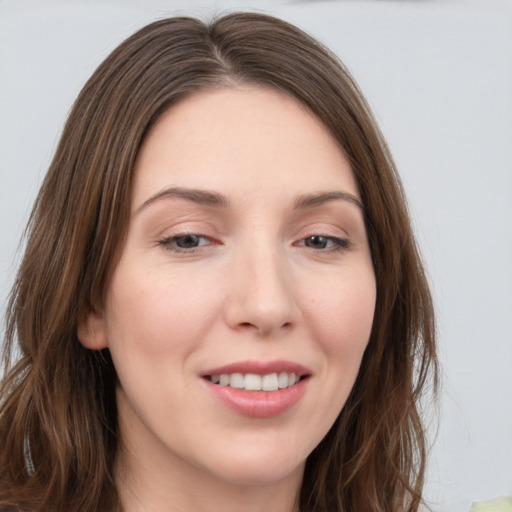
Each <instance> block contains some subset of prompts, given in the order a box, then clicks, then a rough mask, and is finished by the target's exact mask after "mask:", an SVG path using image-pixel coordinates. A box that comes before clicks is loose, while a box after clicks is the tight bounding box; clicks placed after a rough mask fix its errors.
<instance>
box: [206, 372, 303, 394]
mask: <svg viewBox="0 0 512 512" xmlns="http://www.w3.org/2000/svg"><path fill="white" fill-rule="evenodd" d="M308 377H309V375H307V374H306V375H297V374H296V373H294V372H279V373H277V372H274V373H267V374H264V375H260V374H257V373H239V372H235V373H217V374H212V375H205V376H204V377H203V378H204V379H206V380H208V381H209V382H211V383H212V384H216V385H218V386H229V387H231V388H235V389H241V390H245V391H279V390H280V389H286V388H289V387H291V386H294V385H295V384H297V383H298V382H300V381H302V380H304V379H307V378H308Z"/></svg>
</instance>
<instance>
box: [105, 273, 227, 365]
mask: <svg viewBox="0 0 512 512" xmlns="http://www.w3.org/2000/svg"><path fill="white" fill-rule="evenodd" d="M118 270H119V271H118V272H117V273H116V275H115V276H114V279H113V281H112V284H111V287H110V290H111V292H110V295H109V297H108V301H107V316H108V319H109V320H108V326H107V327H108V337H109V344H110V345H111V346H112V345H118V346H122V348H123V356H124V357H128V355H129V354H136V355H137V357H140V356H141V355H143V356H146V357H155V358H157V357H160V356H163V355H164V354H165V353H171V354H173V355H174V356H175V357H176V356H179V355H180V354H184V353H187V352H189V351H190V350H192V349H193V348H194V347H195V345H196V344H197V343H198V342H199V341H200V339H201V338H202V336H203V334H204V332H205V331H206V330H207V329H208V326H209V325H211V322H212V318H214V317H215V316H216V312H217V309H218V304H219V302H220V298H219V297H217V296H216V292H215V290H216V287H213V286H204V285H203V286H201V283H198V282H194V280H193V279H191V278H190V276H188V275H187V276H181V275H180V274H179V273H178V274H175V275H173V276H172V279H171V278H169V279H166V277H165V274H163V275H162V273H159V274H156V273H151V272H143V273H140V272H139V273H136V272H125V271H123V269H122V268H119V269H118ZM112 348H113V349H114V350H115V347H112Z"/></svg>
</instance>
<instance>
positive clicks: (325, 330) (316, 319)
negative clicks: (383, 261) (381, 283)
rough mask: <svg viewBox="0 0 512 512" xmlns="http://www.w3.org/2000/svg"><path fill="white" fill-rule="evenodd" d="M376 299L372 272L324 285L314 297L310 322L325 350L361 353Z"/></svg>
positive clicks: (366, 339) (369, 327)
mask: <svg viewBox="0 0 512 512" xmlns="http://www.w3.org/2000/svg"><path fill="white" fill-rule="evenodd" d="M375 299H376V288H375V279H374V277H373V272H371V273H369V272H368V273H366V274H363V275H361V276H360V278H359V279H358V278H357V277H356V276H354V277H352V278H350V279H348V280H346V281H345V282H344V283H342V284H339V285H338V286H330V287H327V288H324V289H323V290H322V293H321V294H317V296H316V297H312V298H311V307H310V313H309V314H310V316H311V324H312V326H313V328H314V329H315V331H316V336H315V338H316V339H317V340H319V342H320V343H321V344H322V347H323V349H324V351H325V352H326V353H328V354H329V355H331V356H334V357H336V356H338V357H339V356H342V357H345V356H349V355H353V356H354V357H361V356H362V353H363V352H364V349H365V348H366V345H367V343H368V340H369V337H370V333H371V328H372V324H373V316H374V312H375Z"/></svg>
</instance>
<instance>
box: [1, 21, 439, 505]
mask: <svg viewBox="0 0 512 512" xmlns="http://www.w3.org/2000/svg"><path fill="white" fill-rule="evenodd" d="M236 83H250V84H257V85H261V86H264V87H272V88H276V89H279V90H280V91H282V92H284V93H285V94H287V95H289V96H291V97H293V98H295V99H297V100H298V101H299V102H301V103H302V104H303V105H305V106H306V107H307V108H309V109H310V110H311V112H313V113H314V115H316V116H317V117H318V118H319V119H320V120H321V121H322V122H323V123H324V124H325V126H326V127H327V128H328V129H329V130H330V132H331V133H332V135H333V137H334V138H335V139H336V140H337V141H338V143H339V145H340V146H341V148H342V149H343V151H344V152H345V155H346V156H347V158H348V159H349V160H350V162H351V165H352V169H353V172H354V174H355V176H356V179H357V182H358V185H359V190H360V194H361V197H362V200H363V202H364V205H365V212H366V226H367V230H368V235H369V240H370V247H371V253H372V257H373V262H374V268H375V275H376V281H377V303H376V311H375V318H374V323H373V329H372V333H371V337H370V342H369V345H368V347H367V350H366V352H365V355H364V358H363V361H362V365H361V369H360V372H359V375H358V378H357V381H356V383H355V386H354V388H353V390H352V393H351V395H350V397H349V399H348V402H347V403H346V405H345V407H344V409H343V411H342V412H341V414H340V415H339V417H338V418H337V420H336V422H335V424H334V425H333V427H332V428H331V430H330V431H329V433H328V434H327V436H326V437H325V438H324V440H323V441H322V442H321V443H320V445H319V446H318V447H317V448H316V449H315V450H314V451H313V453H312V454H311V455H310V456H309V458H308V460H307V464H306V469H305V475H304V480H303V484H302V487H301V490H300V496H299V498H298V499H299V505H300V510H301V511H302V512H313V511H315V512H321V511H324V512H333V511H349V512H353V511H365V512H369V511H388V512H391V511H393V512H396V511H408V512H413V511H416V510H418V507H419V505H420V503H421V492H422V485H423V480H424V472H425V463H426V462H425V459H426V440H425V432H424V428H423V426H422V422H421V419H420V414H419V400H420V398H421V397H422V395H423V393H424V391H425V390H426V389H428V388H429V387H431V386H430V384H433V385H434V387H435V384H436V382H437V360H436V354H435V326H434V316H433V307H432V301H431V296H430V293H429V288H428V285H427V281H426V279H425V275H424V271H423V267H422V264H421V261H420V258H419V255H418V252H417V249H416V245H415V242H414V238H413V234H412V231H411V227H410V220H409V217H408V213H407V208H406V202H405V198H404V194H403V190H402V186H401V184H400V180H399V178H398V175H397V173H396V170H395V166H394V164H393V161H392V158H391V156H390V154H389V151H388V149H387V146H386V143H385V141H384V139H383V137H382V135H381V134H380V132H379V130H378V128H377V125H376V123H375V121H374V119H373V117H372V114H371V112H370V110H369V108H368V106H367V104H366V102H365V101H364V99H363V97H362V95H361V93H360V92H359V90H358V88H357V86H356V84H355V83H354V81H353V79H352V78H351V76H350V75H349V73H348V72H347V70H346V69H345V68H344V66H343V65H342V64H341V63H340V62H339V61H338V60H337V58H336V57H335V56H333V55H332V54H331V53H330V52H329V51H328V50H326V49H325V48H324V47H322V46H321V45H320V44H319V43H318V42H317V41H315V40H314V39H312V38H311V37H309V36H308V35H306V34H305V33H303V32H302V31H300V30H299V29H297V28H295V27H294V26H292V25H290V24H288V23H286V22H284V21H281V20H279V19H276V18H272V17H269V16H265V15H260V14H250V13H238V14H230V15H227V16H224V17H222V18H219V19H217V20H215V21H213V22H212V23H210V24H205V23H203V22H201V21H199V20H196V19H193V18H186V17H181V18H171V19H165V20H161V21H157V22H154V23H152V24H150V25H148V26H146V27H145V28H143V29H141V30H140V31H138V32H137V33H136V34H134V35H133V36H131V37H130V38H129V39H127V40H126V41H125V42H124V43H122V44H121V45H120V46H119V47H118V48H117V49H116V50H114V52H113V53H112V54H111V55H110V56H109V57H108V58H107V59H106V60H105V61H104V62H103V64H101V65H100V67H99V68H98V69H97V70H96V72H95V73H94V74H93V76H92V77H91V78H90V79H89V81H88V82H87V83H86V85H85V86H84V88H83V90H82V91H81V93H80V95H79V96H78V98H77V100H76V102H75V104H74V106H73V109H72V110H71V113H70V115H69V118H68V120H67V123H66V125H65V127H64V131H63V134H62V138H61V140H60V143H59V146H58V148H57V151H56V154H55V157H54V159H53V162H52V164H51V166H50V169H49V171H48V174H47V176H46V178H45V181H44V183H43V185H42V188H41V190H40V193H39V195H38V198H37V200H36V203H35V206H34V209H33V212H32V215H31V218H30V223H29V227H28V232H27V233H28V236H27V246H26V251H25V256H24V259H23V261H22V264H21V267H20V270H19V273H18V276H17V279H16V282H15V285H14V287H13V290H12V293H11V297H10V301H9V305H8V309H7V325H6V340H5V349H4V364H5V377H4V379H3V382H2V385H1V389H0V392H1V403H0V508H1V509H2V510H4V509H6V510H9V509H12V510H38V511H50V510H51V511H52V512H60V511H62V512H64V511H66V512H72V511H77V512H78V511H81V512H84V511H85V512H87V511H91V512H93V511H94V512H96V511H105V512H106V511H112V510H116V509H117V508H118V507H119V503H118V501H119V500H118V496H117V492H116V488H115V482H114V475H113V463H114V458H115V454H116V448H117V443H118V437H117V436H118V429H117V410H116V403H115V394H114V391H115V386H116V373H115V369H114V367H113V364H112V361H111V359H110V356H109V353H108V350H103V351H92V350H87V349H86V348H84V347H83V346H82V345H81V344H80V342H79V341H78V339H77V323H78V320H79V318H81V315H85V314H87V312H88V311H90V310H91V308H95V307H96V306H97V305H98V304H101V301H102V298H103V294H104V292H105V289H106V287H107V285H108V282H109V275H110V273H111V271H112V269H113V268H114V267H115V265H116V262H117V259H118V257H119V252H120V248H122V245H123V240H124V237H125V234H126V229H127V225H128V218H129V208H130V202H131V201H130V199H131V189H132V181H133V167H134V161H135V158H136V156H137V153H138V150H139V148H140V146H141V143H142V141H143V139H144V136H145V134H146V133H147V132H148V130H149V128H150V127H151V126H152V125H153V124H154V122H155V120H156V119H157V118H158V117H159V116H160V115H161V114H162V113H163V112H164V111H165V110H166V109H167V108H168V107H169V106H170V105H172V104H174V103H176V102H178V101H180V100H181V99H183V98H184V97H186V96H187V95H190V94H193V93H194V92H197V91H200V90H205V89H208V88H217V87H229V86H231V85H232V84H236Z"/></svg>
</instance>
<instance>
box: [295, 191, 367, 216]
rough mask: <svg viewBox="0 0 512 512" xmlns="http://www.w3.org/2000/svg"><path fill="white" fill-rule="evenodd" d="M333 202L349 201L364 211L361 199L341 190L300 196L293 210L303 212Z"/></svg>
mask: <svg viewBox="0 0 512 512" xmlns="http://www.w3.org/2000/svg"><path fill="white" fill-rule="evenodd" d="M331 201H347V202H349V203H352V204H354V205H356V206H357V207H359V208H360V209H361V210H363V211H364V206H363V203H362V202H361V200H360V199H358V198H357V197H356V196H354V195H353V194H349V193H348V192H342V191H339V190H334V191H329V192H317V193H314V194H305V195H302V196H299V197H298V198H297V199H296V200H295V201H294V203H293V208H294V209H295V210H303V209H307V208H315V207H317V206H322V205H323V204H325V203H329V202H331Z"/></svg>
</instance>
